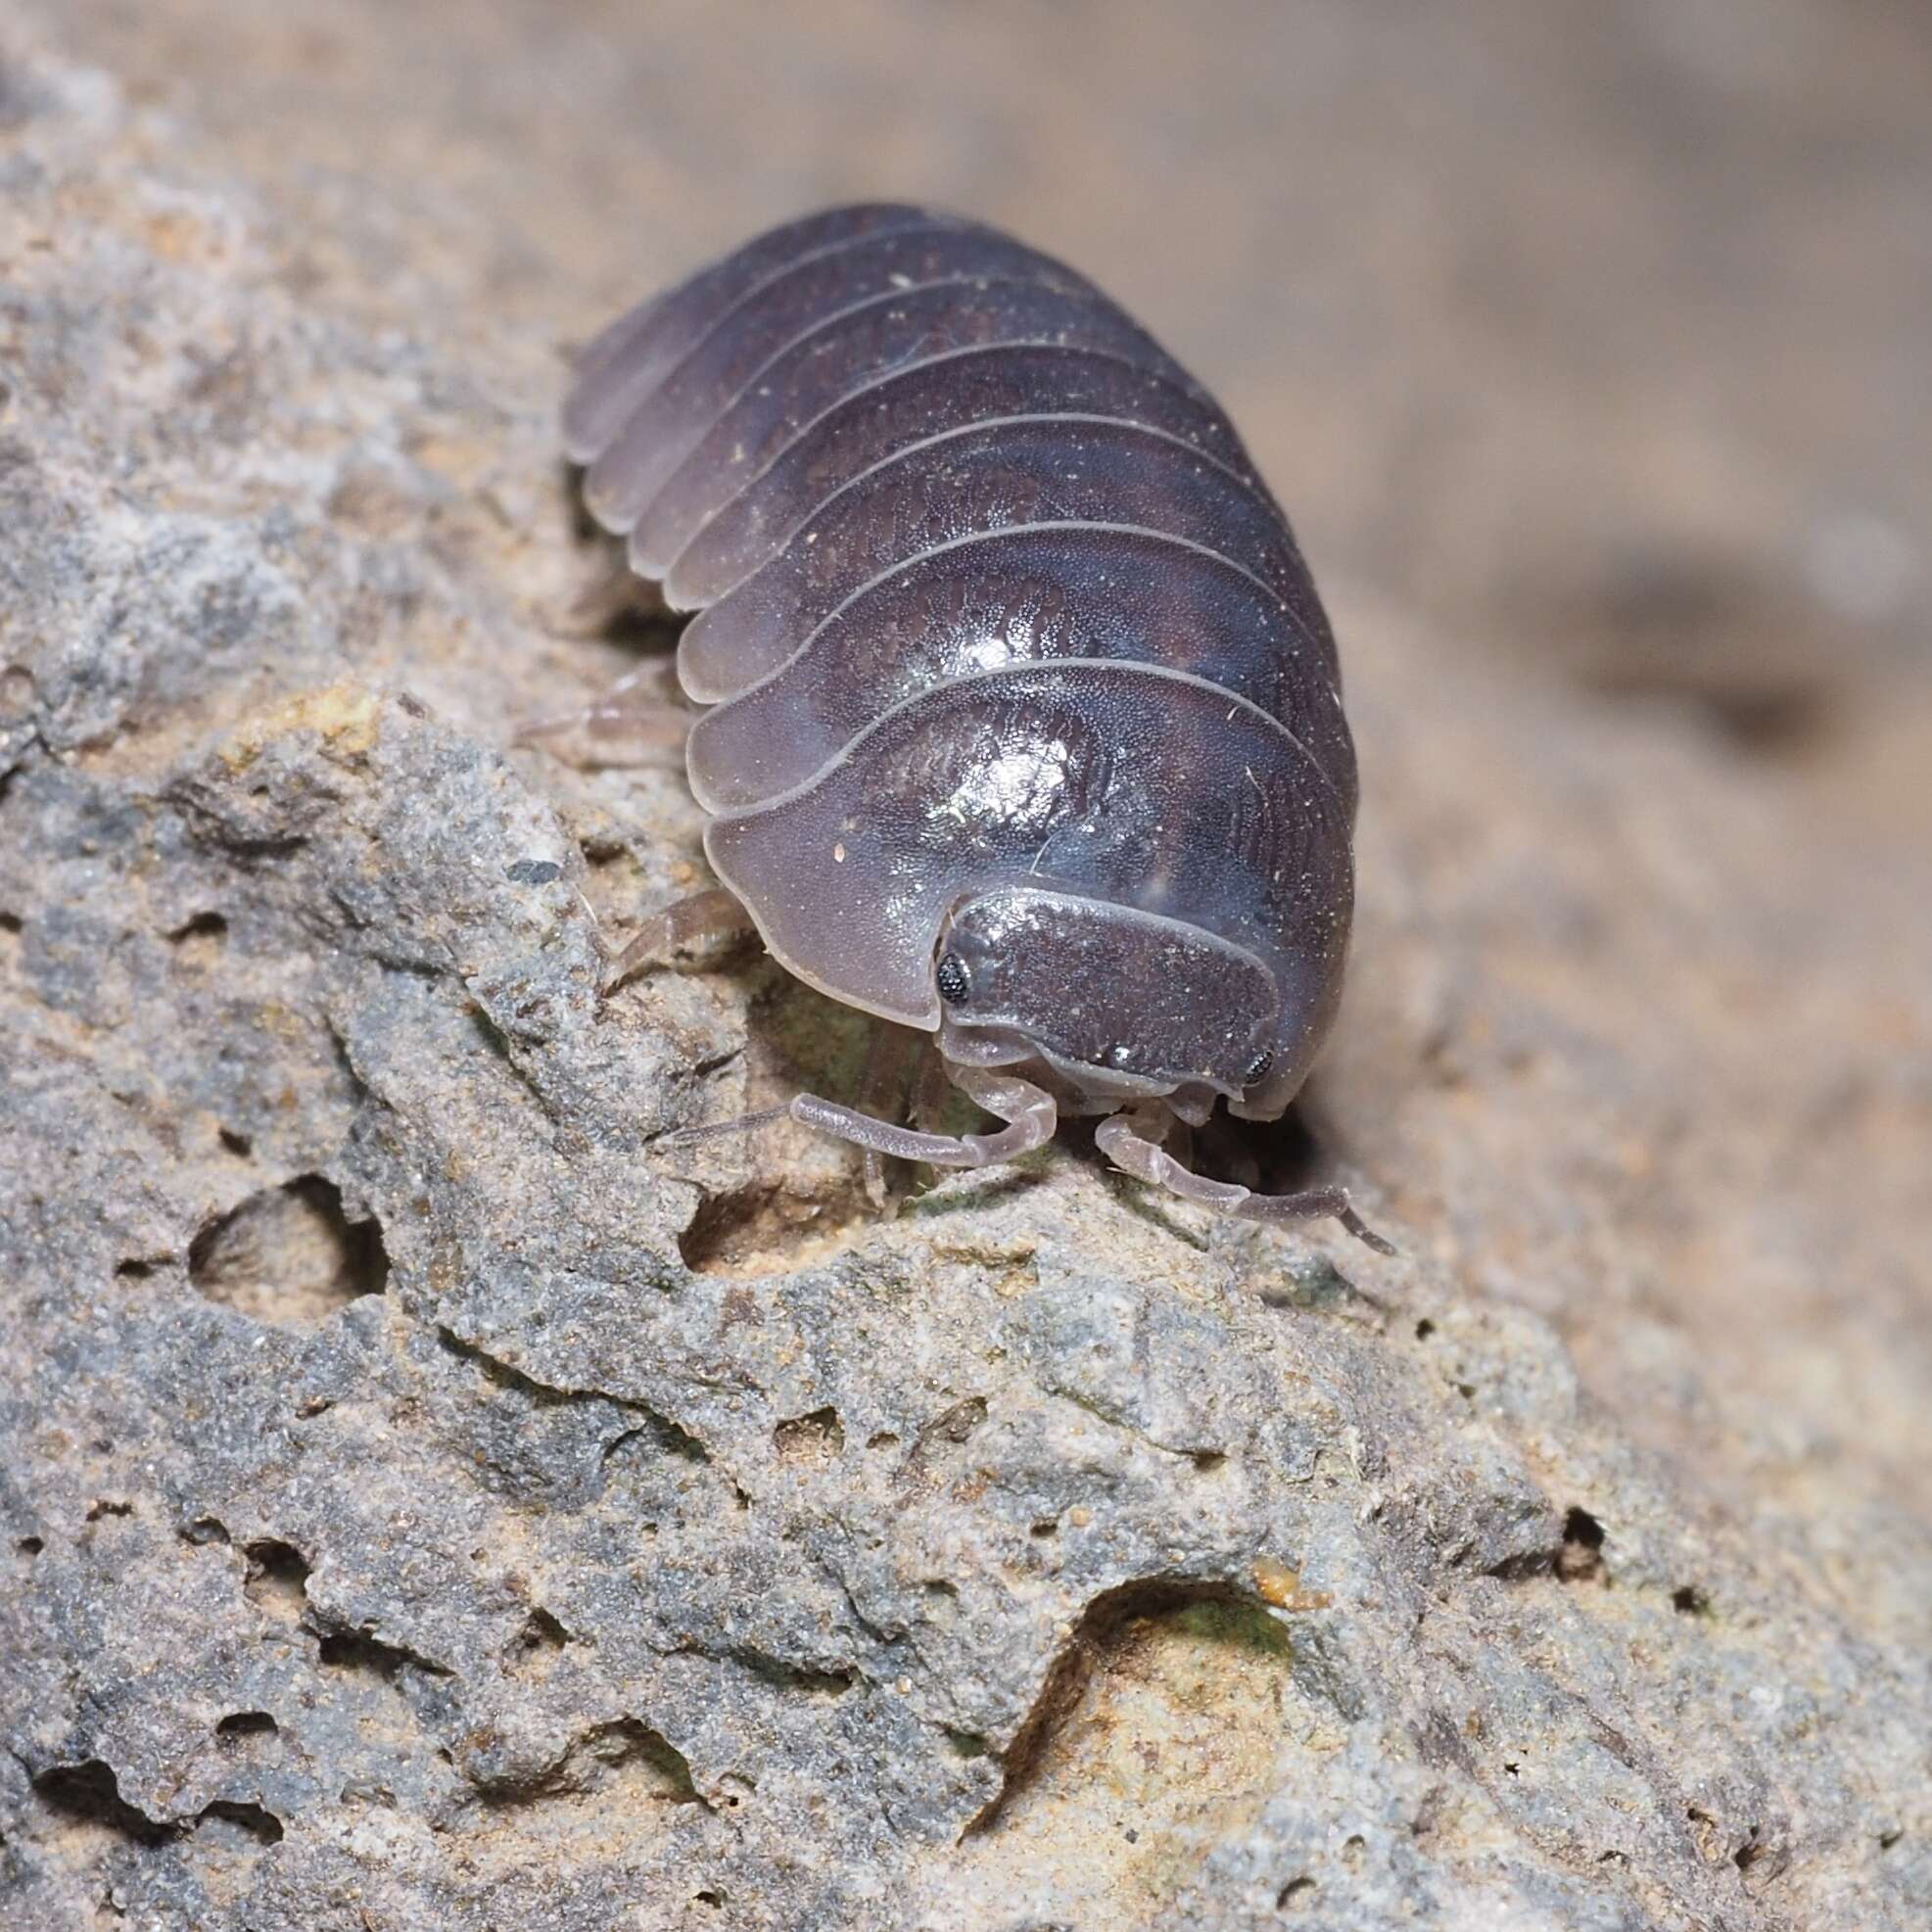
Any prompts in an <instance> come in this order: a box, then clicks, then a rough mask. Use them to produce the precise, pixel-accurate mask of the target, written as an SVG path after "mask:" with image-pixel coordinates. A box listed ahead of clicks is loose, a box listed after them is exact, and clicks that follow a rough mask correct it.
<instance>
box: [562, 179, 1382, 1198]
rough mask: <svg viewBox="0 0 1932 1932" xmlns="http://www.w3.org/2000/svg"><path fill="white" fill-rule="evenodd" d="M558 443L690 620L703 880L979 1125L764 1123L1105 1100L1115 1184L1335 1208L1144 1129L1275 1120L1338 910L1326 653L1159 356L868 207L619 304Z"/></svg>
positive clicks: (901, 1146) (887, 1142)
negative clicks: (1209, 1167) (1222, 1168)
mask: <svg viewBox="0 0 1932 1932" xmlns="http://www.w3.org/2000/svg"><path fill="white" fill-rule="evenodd" d="M565 430H566V438H567V442H568V446H569V449H570V453H571V454H572V456H573V457H574V458H575V459H576V460H578V461H580V462H582V463H584V464H585V465H586V466H587V474H586V479H585V495H586V500H587V502H588V503H589V506H590V508H591V510H592V512H593V514H595V515H596V516H597V517H598V519H599V520H600V521H601V522H603V523H604V524H605V525H606V527H608V528H609V529H611V530H613V531H615V532H618V533H620V534H623V535H625V536H626V537H627V538H628V540H629V546H630V556H631V561H632V564H633V566H634V567H635V568H636V570H637V571H638V572H639V573H640V574H641V575H644V576H647V577H651V578H655V579H657V580H659V581H660V582H661V583H662V585H663V589H664V593H665V597H666V600H667V601H668V602H669V603H670V604H671V605H672V606H673V607H674V608H677V609H688V610H696V611H698V612H699V615H697V616H696V617H695V618H694V619H693V620H692V621H691V623H690V624H689V625H688V626H687V628H686V629H685V631H684V633H683V638H682V640H681V642H680V646H679V660H678V661H679V673H680V677H681V679H682V681H683V685H684V688H685V690H686V691H687V693H688V694H689V695H690V696H691V697H692V698H693V699H696V700H699V701H701V702H703V703H706V704H708V705H710V706H712V707H713V708H712V709H711V710H709V711H708V712H707V713H706V714H705V715H704V716H703V717H702V718H701V719H700V720H699V721H698V723H697V724H696V726H695V728H694V729H693V730H692V731H691V733H690V738H689V743H688V761H687V762H688V770H689V774H690V779H691V784H692V788H693V791H694V793H695V795H696V797H697V799H698V801H699V803H700V804H701V805H703V806H704V807H705V809H706V810H707V811H708V812H709V813H710V814H711V815H712V816H711V820H710V823H709V825H708V827H707V832H706V840H705V844H706V851H707V854H708V856H709V858H710V860H711V863H712V865H713V868H714V869H715V870H716V872H717V873H718V875H719V877H720V878H721V879H722V880H723V881H724V883H725V886H726V887H727V888H728V889H729V891H730V893H731V894H732V895H734V896H735V898H736V899H737V900H738V901H740V902H741V903H742V905H743V907H744V908H745V909H746V910H747V911H748V913H749V915H750V917H751V919H753V920H754V921H755V923H756V925H757V927H758V929H759V931H760V932H761V933H762V934H763V936H764V938H765V940H766V943H767V944H768V945H769V946H770V948H771V950H772V952H773V953H774V954H775V955H776V956H777V957H778V960H779V961H780V962H781V963H782V964H783V965H784V966H786V967H788V968H789V969H790V970H791V971H793V972H794V973H796V974H798V975H799V976H800V977H801V978H803V979H805V980H807V981H809V982H810V983H812V984H813V985H816V986H818V987H819V988H821V989H822V990H823V991H825V992H826V993H829V994H831V995H832V996H833V997H835V998H837V999H839V1000H841V1001H844V1002H846V1003H847V1004H849V1005H851V1006H854V1007H858V1008H862V1009H865V1010H867V1011H869V1012H871V1013H877V1014H879V1015H881V1016H883V1017H885V1018H888V1019H892V1020H896V1021H899V1022H902V1023H904V1024H906V1025H909V1026H913V1027H918V1028H922V1029H924V1030H927V1031H929V1032H933V1033H935V1034H936V1035H937V1039H938V1044H939V1048H940V1051H941V1053H942V1054H943V1055H944V1056H945V1058H946V1060H948V1062H949V1064H950V1066H951V1067H952V1069H953V1070H954V1073H955V1077H956V1079H957V1080H958V1081H959V1084H961V1085H962V1086H963V1087H965V1089H966V1091H967V1092H968V1093H971V1094H973V1095H974V1096H975V1098H978V1099H980V1100H981V1101H982V1102H983V1103H984V1104H985V1105H987V1106H988V1107H992V1108H993V1109H994V1110H995V1111H998V1112H1001V1113H1003V1114H1004V1115H1005V1116H1006V1117H1007V1119H1008V1120H1009V1121H1010V1122H1013V1123H1015V1124H1013V1125H1010V1126H1009V1127H1008V1128H1007V1129H1006V1130H1005V1132H1004V1133H1002V1134H998V1135H991V1136H970V1135H968V1136H965V1137H963V1138H962V1139H961V1140H958V1141H950V1140H946V1139H944V1137H940V1136H935V1135H915V1134H909V1133H907V1132H906V1131H905V1130H902V1129H894V1128H888V1127H886V1126H885V1125H884V1124H883V1123H878V1122H869V1121H867V1120H866V1118H865V1117H864V1116H860V1115H855V1114H853V1113H851V1112H850V1111H849V1110H848V1109H844V1108H838V1107H831V1106H830V1105H829V1104H827V1103H822V1102H816V1101H811V1100H810V1098H809V1097H805V1098H803V1099H801V1101H800V1102H799V1103H797V1104H796V1105H795V1107H794V1109H793V1110H794V1112H796V1113H797V1114H798V1117H800V1118H806V1119H811V1120H813V1122H814V1123H815V1124H818V1125H822V1126H825V1127H828V1128H830V1129H831V1130H832V1131H834V1132H842V1133H845V1134H847V1135H848V1137H849V1138H852V1139H855V1140H858V1141H860V1142H861V1143H862V1144H864V1145H866V1146H868V1147H871V1148H873V1149H880V1150H883V1151H885V1152H893V1153H907V1154H914V1155H915V1156H916V1157H924V1158H933V1159H940V1160H948V1159H950V1160H952V1161H953V1163H954V1164H961V1165H965V1164H973V1163H974V1162H975V1161H977V1160H982V1159H991V1158H1000V1157H1004V1156H1005V1154H1010V1153H1012V1152H1014V1151H1016V1150H1017V1148H1018V1147H1020V1146H1030V1145H1036V1144H1037V1143H1038V1141H1039V1140H1040V1139H1041V1138H1043V1132H1042V1125H1043V1123H1044V1132H1046V1133H1051V1131H1052V1124H1053V1119H1054V1114H1055V1108H1056V1106H1059V1107H1074V1108H1076V1109H1079V1110H1084V1111H1090V1112H1106V1113H1118V1112H1119V1111H1120V1110H1121V1109H1123V1108H1124V1109H1126V1113H1125V1114H1124V1115H1123V1116H1122V1118H1121V1120H1119V1121H1118V1122H1114V1121H1110V1122H1108V1123H1107V1128H1104V1129H1103V1133H1102V1145H1103V1146H1104V1147H1105V1148H1106V1150H1107V1153H1108V1154H1110V1155H1112V1157H1113V1158H1114V1159H1115V1160H1116V1161H1118V1162H1119V1163H1120V1164H1122V1165H1124V1166H1127V1167H1129V1168H1130V1169H1131V1170H1132V1171H1134V1172H1136V1173H1141V1174H1143V1175H1144V1176H1145V1177H1146V1178H1149V1179H1154V1180H1158V1181H1161V1182H1162V1183H1164V1184H1165V1185H1168V1186H1170V1187H1177V1188H1179V1189H1180V1191H1182V1192H1185V1193H1190V1194H1193V1195H1195V1196H1196V1197H1197V1198H1200V1199H1207V1200H1213V1201H1215V1202H1217V1203H1218V1204H1220V1205H1223V1206H1226V1207H1231V1208H1233V1209H1234V1210H1235V1211H1239V1212H1246V1213H1253V1214H1261V1215H1263V1216H1264V1217H1267V1218H1286V1217H1287V1216H1288V1215H1289V1214H1292V1213H1304V1214H1305V1213H1312V1212H1338V1213H1343V1215H1344V1218H1347V1219H1349V1221H1350V1225H1352V1226H1357V1227H1359V1224H1357V1223H1355V1222H1354V1221H1353V1219H1352V1216H1349V1215H1347V1212H1346V1208H1345V1203H1343V1204H1338V1202H1339V1200H1340V1196H1339V1191H1338V1190H1333V1189H1329V1190H1316V1191H1312V1192H1311V1193H1310V1194H1308V1195H1305V1196H1296V1197H1290V1198H1283V1199H1280V1200H1277V1201H1276V1202H1272V1203H1270V1202H1264V1201H1262V1200H1259V1199H1257V1198H1255V1197H1250V1196H1246V1195H1245V1193H1244V1191H1242V1190H1239V1189H1228V1188H1221V1187H1220V1184H1216V1183H1211V1182H1204V1181H1198V1180H1196V1179H1195V1177H1193V1176H1187V1175H1185V1170H1183V1169H1181V1168H1179V1166H1178V1164H1177V1163H1175V1162H1173V1161H1172V1160H1171V1159H1170V1158H1169V1157H1168V1156H1166V1155H1164V1154H1158V1153H1157V1152H1156V1151H1155V1150H1156V1149H1157V1143H1158V1140H1159V1136H1160V1130H1161V1128H1162V1127H1163V1125H1164V1124H1166V1123H1167V1122H1169V1120H1170V1119H1171V1117H1172V1116H1176V1115H1177V1116H1179V1117H1180V1118H1183V1119H1188V1120H1195V1121H1199V1120H1201V1119H1204V1118H1205V1116H1206V1112H1207V1110H1208V1109H1210V1108H1211V1107H1212V1106H1213V1104H1214V1101H1215V1099H1216V1097H1217V1096H1218V1097H1224V1098H1226V1099H1227V1101H1228V1102H1229V1104H1230V1106H1231V1107H1232V1108H1233V1109H1234V1110H1235V1111H1237V1112H1240V1113H1242V1114H1244V1115H1246V1116H1249V1117H1254V1118H1263V1119H1271V1118H1274V1117H1276V1116H1278V1115H1279V1114H1280V1113H1281V1112H1282V1110H1283V1109H1284V1107H1286V1106H1287V1105H1288V1103H1289V1101H1290V1100H1291V1099H1292V1098H1293V1096H1294V1093H1295V1091H1296V1088H1297V1087H1298V1086H1299V1085H1300V1083H1301V1080H1302V1078H1303V1076H1304V1075H1305V1073H1306V1071H1307V1068H1308V1065H1309V1063H1310V1061H1311V1060H1312V1059H1313V1057H1314V1054H1315V1052H1316V1050H1317V1048H1318V1047H1319V1046H1320V1044H1321V1041H1322V1037H1323V1035H1324V1033H1325V1032H1326V1030H1327V1028H1328V1026H1329V1022H1330V1020H1331V1018H1332V1017H1333V1014H1334V1011H1335V1006H1336V1002H1337V998H1338V995H1339V992H1340V987H1341V976H1342V967H1343V953H1344V950H1345V946H1346V940H1347V933H1348V923H1349V914H1350V909H1351V905H1352V897H1353V869H1352V858H1351V850H1350V839H1351V831H1352V825H1353V819H1354V811H1355V794H1356V784H1355V764H1354V753H1353V748H1352V745H1351V743H1350V740H1349V735H1348V728H1347V725H1346V722H1345V720H1344V718H1343V710H1342V704H1341V698H1340V695H1339V681H1338V674H1337V665H1336V652H1335V644H1334V639H1333V637H1332V636H1331V634H1330V631H1329V628H1328V623H1327V620H1326V618H1325V616H1324V614H1323V611H1322V607H1321V603H1320V600H1319V598H1318V597H1317V595H1316V593H1315V589H1314V586H1313V584H1312V582H1311V581H1310V578H1309V575H1308V571H1307V568H1306V566H1305V565H1304V563H1303V562H1302V559H1301V555H1300V552H1299V550H1298V549H1297V547H1296V542H1295V540H1294V538H1293V536H1292V535H1291V534H1290V531H1289V528H1288V524H1287V522H1286V520H1285V519H1284V517H1283V515H1282V513H1281V511H1280V509H1279V507H1278V506H1277V505H1276V503H1275V501H1274V499H1273V497H1272V496H1271V495H1269V493H1268V491H1267V489H1266V487H1265V486H1264V485H1263V484H1262V482H1261V481H1260V479H1259V478H1258V477H1257V475H1256V474H1255V471H1254V468H1253V465H1252V463H1251V461H1250V460H1249V456H1248V453H1247V451H1246V450H1245V449H1244V448H1243V446H1242V443H1241V440H1240V438H1239V437H1238V436H1237V434H1236V433H1235V431H1234V429H1233V427H1232V426H1231V425H1230V423H1229V422H1228V420H1227V418H1226V417H1225V416H1224V415H1223V414H1222V412H1221V410H1220V409H1219V407H1218V406H1217V405H1216V404H1215V403H1214V401H1212V399H1211V398H1210V397H1209V396H1208V395H1207V394H1206V393H1205V391H1203V390H1202V387H1201V386H1200V385H1199V384H1198V383H1197V382H1196V381H1195V380H1194V378H1193V377H1191V376H1190V375H1189V374H1188V373H1187V372H1186V371H1185V370H1183V369H1182V368H1181V367H1179V365H1178V364H1176V363H1175V362H1174V361H1173V359H1172V358H1171V357H1170V356H1169V355H1167V353H1165V352H1164V351H1163V350H1161V349H1160V348H1159V346H1158V345H1157V344H1156V343H1155V342H1154V340H1153V339H1152V338H1151V337H1150V336H1149V335H1148V334H1147V333H1146V332H1145V331H1144V330H1143V329H1141V328H1140V327H1139V326H1138V325H1137V324H1136V323H1134V322H1133V321H1132V320H1131V319H1130V318H1129V317H1128V316H1126V315H1125V314H1124V313H1123V312H1122V311H1121V310H1120V309H1119V308H1117V307H1116V306H1114V305H1113V304H1112V303H1111V302H1109V301H1108V300H1107V298H1106V297H1105V296H1104V295H1102V294H1101V293H1100V292H1099V291H1098V290H1097V289H1095V288H1094V287H1093V286H1092V284H1090V283H1089V282H1087V281H1085V280H1084V279H1083V278H1082V277H1080V276H1079V275H1077V274H1075V273H1074V272H1073V271H1072V270H1070V269H1068V268H1066V267H1064V266H1063V265H1062V264H1060V263H1059V262H1057V261H1054V260H1052V259H1048V258H1047V257H1045V256H1042V255H1039V254H1037V253H1035V252H1034V251H1032V250H1030V249H1028V248H1026V247H1024V246H1023V245H1021V244H1019V243H1017V242H1015V241H1013V239H1011V238H1010V237H1007V236H1005V235H1002V234H999V233H997V232H995V231H993V230H991V229H988V228H986V227H983V226H981V225H979V224H977V223H974V222H971V221H966V220H962V219H956V218H952V217H948V216H945V215H935V214H931V213H928V212H923V211H921V210H919V209H915V208H908V207H900V206H896V205H872V206H864V207H855V208H843V209H835V210H831V211H828V212H825V213H821V214H817V215H813V216H810V217H807V218H806V219H804V220H801V221H797V222H794V223H791V224H789V225H788V226H786V227H782V228H779V229H776V230H774V231H772V232H771V233H769V234H766V235H763V236H761V237H759V238H758V239H756V240H755V241H752V242H750V243H748V244H747V245H745V246H744V247H743V248H741V249H739V250H738V251H737V252H736V253H734V254H732V255H730V256H728V257H727V258H725V259H723V260H722V261H719V262H717V263H715V264H714V265H712V266H711V267H709V268H706V269H705V270H703V271H701V272H700V273H699V274H697V275H695V276H693V277H692V278H691V279H689V280H688V281H686V282H684V283H683V284H682V285H680V286H679V287H677V288H675V289H673V290H671V291H670V292H669V293H667V294H665V295H662V296H660V297H658V298H657V299H655V300H654V301H652V302H649V303H646V304H644V305H642V306H640V307H638V308H636V309H635V310H633V311H631V312H630V313H629V314H627V315H625V316H623V317H622V318H620V319H619V320H618V321H617V322H615V323H614V324H612V325H611V327H610V328H609V329H607V330H606V331H605V332H604V333H603V335H601V336H600V337H599V338H598V339H597V340H596V341H595V342H594V343H592V344H591V346H590V347H589V350H588V351H587V352H586V353H584V355H583V357H582V359H581V361H580V364H579V368H578V371H577V377H576V381H575V384H574V386H573V389H572V392H571V395H570V398H569V401H568V403H567V406H566V416H565ZM989 1069H1003V1071H1001V1072H999V1073H997V1074H996V1073H993V1072H990V1071H989ZM1108 1129H1111V1130H1112V1131H1110V1132H1109V1131H1108ZM915 1143H918V1144H919V1145H918V1146H917V1147H916V1146H915V1145H914V1144H915ZM941 1148H944V1149H948V1150H951V1152H950V1153H941V1152H935V1151H934V1150H938V1149H941ZM1183 1180H1185V1181H1186V1182H1187V1183H1188V1185H1185V1186H1184V1185H1182V1183H1183ZM1217 1189H1218V1190H1219V1191H1218V1192H1215V1190H1217ZM1236 1197H1239V1199H1236Z"/></svg>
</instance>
